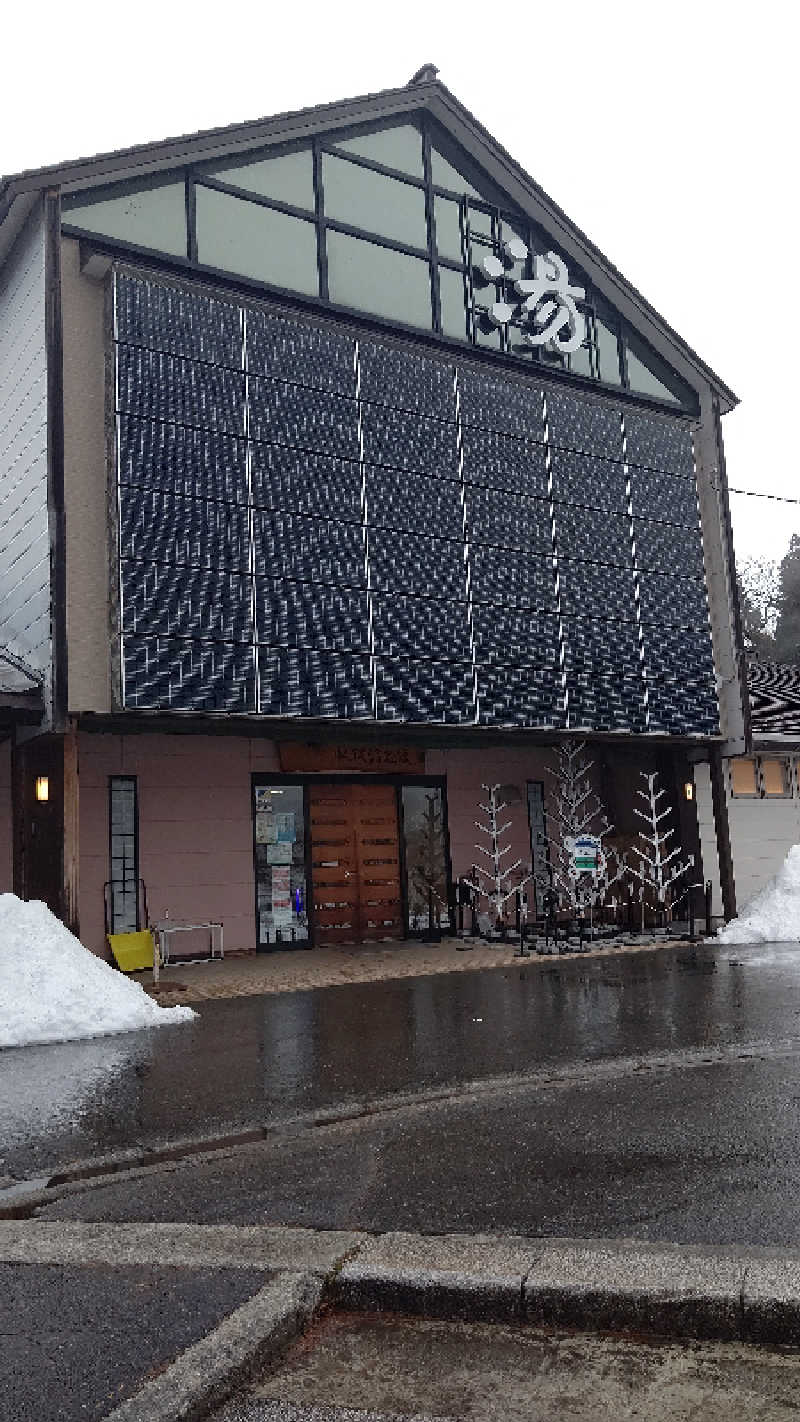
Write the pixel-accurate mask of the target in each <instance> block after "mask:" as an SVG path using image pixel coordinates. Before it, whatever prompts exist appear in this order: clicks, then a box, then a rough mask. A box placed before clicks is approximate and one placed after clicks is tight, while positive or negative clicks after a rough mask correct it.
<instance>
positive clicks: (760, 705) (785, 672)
mask: <svg viewBox="0 0 800 1422" xmlns="http://www.w3.org/2000/svg"><path fill="white" fill-rule="evenodd" d="M747 690H748V692H749V694H750V715H751V723H752V728H753V741H754V743H756V744H758V743H759V742H762V741H782V742H786V741H791V742H794V744H795V745H796V746H797V747H800V666H796V665H794V664H792V663H780V662H748V664H747Z"/></svg>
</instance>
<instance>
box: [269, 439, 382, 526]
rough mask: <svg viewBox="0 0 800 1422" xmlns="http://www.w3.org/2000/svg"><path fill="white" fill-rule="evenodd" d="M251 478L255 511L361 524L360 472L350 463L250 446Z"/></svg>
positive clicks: (278, 448)
mask: <svg viewBox="0 0 800 1422" xmlns="http://www.w3.org/2000/svg"><path fill="white" fill-rule="evenodd" d="M250 477H251V481H252V493H253V503H254V504H255V505H256V507H257V508H264V509H281V510H285V511H286V512H288V513H301V514H309V515H312V516H313V517H315V518H331V519H341V520H342V522H344V523H360V522H361V468H360V465H358V464H357V463H355V462H354V461H353V460H351V459H332V458H330V457H329V456H328V455H326V454H313V453H311V452H310V451H308V450H304V449H291V448H287V447H286V446H283V445H272V444H252V445H251V447H250Z"/></svg>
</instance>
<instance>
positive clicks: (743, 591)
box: [736, 557, 779, 662]
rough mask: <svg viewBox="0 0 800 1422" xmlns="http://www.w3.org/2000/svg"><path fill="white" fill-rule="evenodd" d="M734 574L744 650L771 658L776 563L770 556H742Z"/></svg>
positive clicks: (769, 659)
mask: <svg viewBox="0 0 800 1422" xmlns="http://www.w3.org/2000/svg"><path fill="white" fill-rule="evenodd" d="M736 574H737V578H736V580H737V584H738V588H739V609H740V611H741V614H742V632H743V634H744V646H745V651H746V652H747V653H748V655H749V656H751V657H755V658H756V659H757V660H761V661H765V662H770V661H774V660H775V622H776V619H777V615H778V596H779V592H778V565H777V563H776V562H775V561H774V560H773V559H772V558H753V557H750V558H742V559H740V560H739V561H738V565H737V569H736Z"/></svg>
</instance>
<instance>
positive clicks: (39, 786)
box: [36, 775, 50, 801]
mask: <svg viewBox="0 0 800 1422" xmlns="http://www.w3.org/2000/svg"><path fill="white" fill-rule="evenodd" d="M36 798H37V800H40V801H44V800H49V799H50V781H49V779H48V777H47V776H46V775H37V777H36Z"/></svg>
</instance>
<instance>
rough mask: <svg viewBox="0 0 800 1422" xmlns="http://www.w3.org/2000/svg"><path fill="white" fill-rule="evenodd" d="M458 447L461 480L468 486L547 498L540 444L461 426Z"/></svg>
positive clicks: (545, 475)
mask: <svg viewBox="0 0 800 1422" xmlns="http://www.w3.org/2000/svg"><path fill="white" fill-rule="evenodd" d="M462 447H463V452H464V479H465V481H466V482H467V483H468V484H482V485H484V486H485V487H487V488H491V489H505V490H507V491H508V493H510V494H524V495H527V496H528V497H529V498H536V499H546V498H547V494H548V484H547V461H546V458H545V451H544V446H543V445H542V444H540V443H537V442H536V441H535V440H533V439H532V438H524V439H521V438H519V437H518V436H512V435H503V434H498V433H497V431H495V430H482V429H478V428H477V427H474V426H471V425H465V426H464V428H463V433H462Z"/></svg>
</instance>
